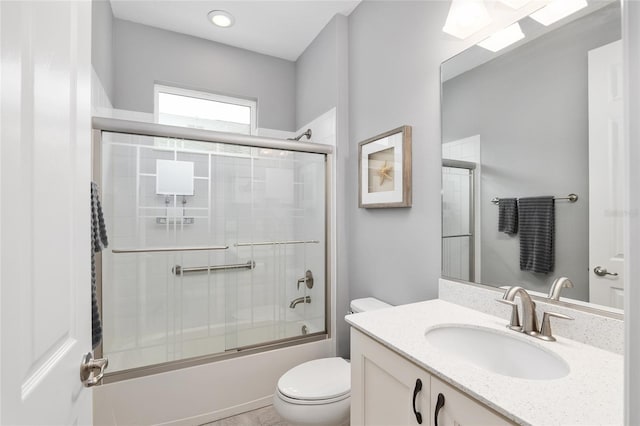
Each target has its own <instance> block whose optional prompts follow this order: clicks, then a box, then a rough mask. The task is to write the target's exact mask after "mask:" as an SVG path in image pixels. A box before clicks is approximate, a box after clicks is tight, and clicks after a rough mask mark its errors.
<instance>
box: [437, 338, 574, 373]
mask: <svg viewBox="0 0 640 426" xmlns="http://www.w3.org/2000/svg"><path fill="white" fill-rule="evenodd" d="M511 333H513V335H511ZM516 333H517V332H513V331H507V330H505V331H504V332H501V331H497V330H493V329H490V328H481V327H472V326H464V325H445V326H438V327H434V328H431V329H428V330H427V331H426V333H425V339H426V340H427V342H428V343H429V344H431V345H433V346H435V347H437V348H438V349H440V350H442V351H444V352H447V353H448V354H450V355H451V356H455V357H458V358H460V359H461V360H464V361H467V362H469V363H471V364H474V365H476V366H477V367H480V368H484V369H485V370H489V371H491V372H494V373H497V374H502V375H505V376H510V377H518V378H521V379H530V380H551V379H559V378H561V377H564V376H566V375H567V374H569V365H568V364H567V363H566V362H565V361H564V360H563V359H562V358H560V357H559V356H558V355H556V354H554V353H552V352H551V351H548V350H546V349H544V348H542V347H540V346H539V345H536V344H533V343H529V342H527V341H526V340H524V339H529V338H530V337H528V336H524V335H518V334H516ZM531 339H533V338H531ZM545 344H546V343H545ZM548 344H550V345H552V344H554V343H551V342H550V343H548Z"/></svg>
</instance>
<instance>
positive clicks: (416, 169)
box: [343, 1, 462, 305]
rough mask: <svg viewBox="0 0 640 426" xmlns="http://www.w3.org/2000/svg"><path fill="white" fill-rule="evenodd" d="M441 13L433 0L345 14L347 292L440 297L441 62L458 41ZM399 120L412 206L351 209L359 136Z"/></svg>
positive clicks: (394, 299)
mask: <svg viewBox="0 0 640 426" xmlns="http://www.w3.org/2000/svg"><path fill="white" fill-rule="evenodd" d="M448 9H449V3H448V2H441V1H438V2H411V1H408V2H404V1H364V2H362V3H361V4H360V5H359V6H358V8H357V9H356V10H355V11H354V12H353V13H352V14H351V15H350V16H349V129H350V132H349V134H350V138H349V139H350V140H349V147H350V164H349V176H348V182H347V183H348V191H349V196H348V199H347V200H346V203H347V205H346V207H347V228H348V236H347V238H348V246H349V255H348V258H347V259H346V261H348V263H349V284H350V296H351V297H352V298H357V297H364V296H374V297H377V298H379V299H381V300H384V301H386V302H389V303H391V304H394V305H397V304H401V303H408V302H416V301H421V300H427V299H432V298H436V297H437V296H438V278H439V276H440V269H441V266H440V265H441V264H440V223H441V219H440V180H441V179H440V173H441V172H440V163H441V161H440V155H441V143H440V126H439V121H440V120H439V117H440V63H441V62H442V61H443V60H444V59H445V58H448V57H450V56H452V55H453V54H454V53H455V52H456V50H458V49H460V46H461V45H462V43H461V42H459V41H455V40H453V38H452V37H450V36H447V35H446V34H444V33H443V32H442V25H443V23H444V22H445V18H446V16H447V12H448ZM403 124H408V125H410V126H413V156H412V161H413V207H411V208H404V209H361V208H358V198H357V197H358V176H357V168H358V162H357V159H358V142H360V141H362V140H364V139H367V138H369V137H371V136H374V135H376V134H379V133H382V132H384V131H387V130H390V129H393V128H396V127H398V126H400V125H403ZM343 260H344V259H343Z"/></svg>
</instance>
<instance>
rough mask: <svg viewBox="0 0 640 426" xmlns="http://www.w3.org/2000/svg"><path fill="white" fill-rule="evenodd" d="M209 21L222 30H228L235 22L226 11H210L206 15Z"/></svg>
mask: <svg viewBox="0 0 640 426" xmlns="http://www.w3.org/2000/svg"><path fill="white" fill-rule="evenodd" d="M207 17H208V18H209V21H211V22H212V23H213V24H214V25H217V26H218V27H222V28H228V27H230V26H232V25H233V24H234V22H235V21H236V20H235V18H234V17H233V15H232V14H230V13H229V12H227V11H226V10H212V11H211V12H209V13H208V14H207Z"/></svg>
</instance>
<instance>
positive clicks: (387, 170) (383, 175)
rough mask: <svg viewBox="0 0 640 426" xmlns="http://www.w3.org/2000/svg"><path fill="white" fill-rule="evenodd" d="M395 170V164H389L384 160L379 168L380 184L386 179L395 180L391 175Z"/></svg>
mask: <svg viewBox="0 0 640 426" xmlns="http://www.w3.org/2000/svg"><path fill="white" fill-rule="evenodd" d="M392 170H393V166H387V162H386V161H385V162H384V165H383V166H382V167H381V168H380V170H378V172H377V173H378V176H380V185H382V184H383V183H384V180H385V179H389V180H393V177H391V171H392Z"/></svg>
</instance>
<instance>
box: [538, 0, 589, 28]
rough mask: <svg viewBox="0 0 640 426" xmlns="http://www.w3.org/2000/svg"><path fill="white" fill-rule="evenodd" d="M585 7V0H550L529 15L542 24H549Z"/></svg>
mask: <svg viewBox="0 0 640 426" xmlns="http://www.w3.org/2000/svg"><path fill="white" fill-rule="evenodd" d="M585 7H587V0H552V1H551V3H549V4H548V5H546V6H545V7H543V8H542V9H540V10H538V11H537V12H534V13H532V14H531V15H529V16H531V18H533V19H535V20H536V21H538V22H540V23H541V24H542V25H545V26H549V25H551V24H553V23H554V22H557V21H559V20H561V19H562V18H565V17H567V16H569V15H571V14H572V13H575V12H577V11H579V10H580V9H584V8H585Z"/></svg>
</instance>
